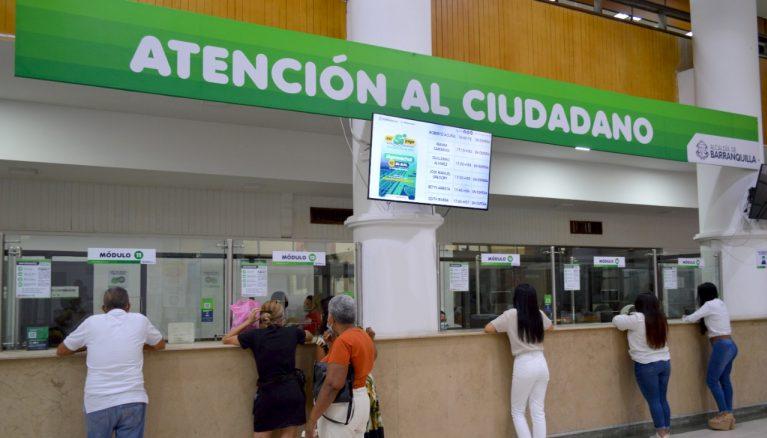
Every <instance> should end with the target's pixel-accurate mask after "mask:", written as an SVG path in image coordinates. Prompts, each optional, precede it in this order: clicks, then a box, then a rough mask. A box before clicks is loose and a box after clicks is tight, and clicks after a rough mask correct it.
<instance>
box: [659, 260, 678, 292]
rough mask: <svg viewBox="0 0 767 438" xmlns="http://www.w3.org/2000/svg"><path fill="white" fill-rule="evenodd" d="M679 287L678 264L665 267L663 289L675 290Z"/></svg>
mask: <svg viewBox="0 0 767 438" xmlns="http://www.w3.org/2000/svg"><path fill="white" fill-rule="evenodd" d="M678 288H679V282H678V276H677V270H676V266H667V267H665V268H663V289H665V290H673V289H678Z"/></svg>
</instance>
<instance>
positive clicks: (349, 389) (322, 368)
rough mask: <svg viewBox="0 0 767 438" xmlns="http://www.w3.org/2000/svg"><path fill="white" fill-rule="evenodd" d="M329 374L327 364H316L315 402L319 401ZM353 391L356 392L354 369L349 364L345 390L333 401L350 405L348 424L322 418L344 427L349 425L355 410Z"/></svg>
mask: <svg viewBox="0 0 767 438" xmlns="http://www.w3.org/2000/svg"><path fill="white" fill-rule="evenodd" d="M327 374H328V364H327V362H315V363H314V387H313V388H312V393H313V394H314V401H317V397H318V396H319V395H320V389H322V385H323V384H324V383H325V377H326V376H327ZM353 391H354V368H353V367H352V365H351V364H349V372H348V373H346V383H345V384H344V387H343V389H341V390H340V391H338V395H336V399H335V400H334V401H333V403H348V404H349V409H348V410H347V411H346V422H345V423H342V422H340V421H337V420H334V419H332V418H328V417H326V416H325V415H324V414H323V415H322V416H323V417H325V419H326V420H328V421H330V422H331V423H336V424H343V425H344V426H346V425H348V424H349V421H350V420H351V418H352V408H353V401H354V392H353Z"/></svg>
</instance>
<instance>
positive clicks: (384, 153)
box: [368, 114, 493, 210]
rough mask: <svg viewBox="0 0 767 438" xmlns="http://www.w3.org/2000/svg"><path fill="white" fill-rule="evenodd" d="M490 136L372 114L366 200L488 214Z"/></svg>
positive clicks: (491, 138)
mask: <svg viewBox="0 0 767 438" xmlns="http://www.w3.org/2000/svg"><path fill="white" fill-rule="evenodd" d="M492 140H493V137H492V135H490V134H489V133H486V132H478V131H471V130H467V129H461V128H456V127H451V126H443V125H436V124H433V123H426V122H419V121H415V120H409V119H402V118H399V117H392V116H385V115H380V114H375V115H374V116H373V133H372V139H371V142H370V184H369V185H368V198H370V199H376V200H381V201H397V202H411V203H416V204H430V205H440V206H446V207H460V208H473V209H477V210H487V208H488V196H489V190H490V154H491V149H492Z"/></svg>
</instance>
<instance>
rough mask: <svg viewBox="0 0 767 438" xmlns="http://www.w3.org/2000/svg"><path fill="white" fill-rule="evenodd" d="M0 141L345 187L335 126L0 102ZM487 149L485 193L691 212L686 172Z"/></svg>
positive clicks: (159, 167)
mask: <svg viewBox="0 0 767 438" xmlns="http://www.w3.org/2000/svg"><path fill="white" fill-rule="evenodd" d="M285 117H290V114H287V115H285ZM0 133H2V134H1V136H0V140H2V143H0V160H11V161H23V162H32V163H56V164H68V165H81V166H96V167H102V168H121V169H139V170H150V171H169V172H184V173H190V174H204V175H225V176H228V177H256V178H262V179H275V180H290V181H311V182H319V183H335V184H348V185H351V173H350V170H349V169H350V165H351V154H350V152H349V150H348V147H347V145H346V143H345V140H344V139H343V137H342V136H341V135H340V134H341V133H340V127H339V130H338V135H329V134H318V133H309V132H303V131H296V130H283V129H267V128H260V127H256V126H248V125H242V124H229V123H220V122H210V121H200V120H186V119H178V118H170V117H157V116H148V115H139V114H132V113H123V112H111V111H96V110H89V109H82V108H74V107H64V106H55V105H44V104H37V103H25V102H18V101H11V100H2V99H0ZM497 143H498V144H497V145H495V146H494V147H495V150H494V155H493V163H492V179H491V183H492V186H491V193H493V194H499V195H508V196H524V197H540V198H556V199H573V200H582V201H594V202H613V203H617V204H636V205H656V206H669V207H682V208H696V207H697V192H696V181H695V173H694V172H692V171H689V172H685V171H669V170H666V168H668V167H669V162H662V161H659V160H649V161H648V159H644V158H640V157H629V156H620V155H616V154H602V153H596V152H592V153H588V154H587V155H583V154H582V153H580V152H572V151H571V150H570V149H569V148H561V147H556V146H549V145H543V144H526V145H523V144H521V143H518V142H511V141H508V140H499V141H498V142H497ZM563 157H565V158H563ZM587 159H588V160H592V161H587ZM632 163H633V164H635V165H631V164H632ZM640 165H641V166H643V167H638V166H640ZM653 166H657V167H661V168H664V170H660V169H654V168H652V167H653ZM677 167H678V166H677ZM690 170H692V168H691V169H690ZM362 171H363V172H367V169H362Z"/></svg>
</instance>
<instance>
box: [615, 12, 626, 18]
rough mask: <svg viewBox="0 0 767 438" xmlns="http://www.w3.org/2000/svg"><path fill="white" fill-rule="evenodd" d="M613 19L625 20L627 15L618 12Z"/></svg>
mask: <svg viewBox="0 0 767 438" xmlns="http://www.w3.org/2000/svg"><path fill="white" fill-rule="evenodd" d="M614 17H615V18H617V19H618V20H625V19H627V18H629V15H628V14H624V13H623V12H618V13H617V14H615V15H614Z"/></svg>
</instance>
